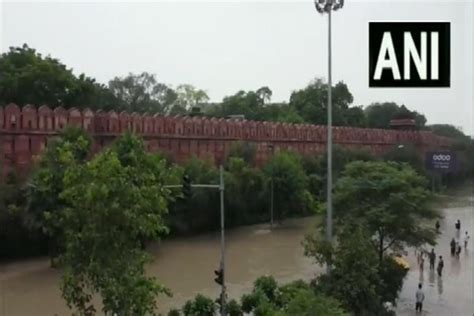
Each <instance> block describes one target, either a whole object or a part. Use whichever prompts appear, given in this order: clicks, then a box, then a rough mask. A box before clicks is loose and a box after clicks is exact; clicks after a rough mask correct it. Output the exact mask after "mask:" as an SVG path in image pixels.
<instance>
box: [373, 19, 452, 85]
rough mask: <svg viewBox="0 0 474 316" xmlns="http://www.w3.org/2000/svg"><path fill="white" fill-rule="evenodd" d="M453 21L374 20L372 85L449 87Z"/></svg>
mask: <svg viewBox="0 0 474 316" xmlns="http://www.w3.org/2000/svg"><path fill="white" fill-rule="evenodd" d="M449 85H450V23H449V22H370V23H369V86H370V87H449Z"/></svg>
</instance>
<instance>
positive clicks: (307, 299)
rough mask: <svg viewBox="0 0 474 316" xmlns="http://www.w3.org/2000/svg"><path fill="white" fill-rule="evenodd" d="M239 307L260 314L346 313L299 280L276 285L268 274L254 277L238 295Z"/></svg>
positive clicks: (330, 315)
mask: <svg viewBox="0 0 474 316" xmlns="http://www.w3.org/2000/svg"><path fill="white" fill-rule="evenodd" d="M241 301H242V311H244V312H246V313H252V314H253V315H261V316H267V315H268V316H270V315H272V316H273V315H278V316H290V315H291V316H292V315H308V316H309V315H327V316H342V315H346V314H345V313H344V312H343V310H342V308H341V307H340V303H339V302H337V301H336V300H335V299H332V298H329V297H326V296H324V295H321V294H319V293H318V294H315V293H314V291H313V290H312V289H311V288H310V286H309V285H308V284H306V283H304V282H303V281H295V282H292V283H289V284H285V285H283V286H278V284H277V282H276V281H275V279H274V278H273V277H271V276H263V277H260V278H258V279H257V280H255V282H254V287H253V290H252V292H251V293H250V294H245V295H243V296H242V298H241Z"/></svg>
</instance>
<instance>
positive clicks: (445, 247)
mask: <svg viewBox="0 0 474 316" xmlns="http://www.w3.org/2000/svg"><path fill="white" fill-rule="evenodd" d="M473 205H474V199H473V196H472V191H470V192H469V190H467V191H465V192H463V194H461V195H457V196H455V197H454V198H453V197H451V198H449V203H447V205H446V207H443V216H444V219H443V220H441V221H440V223H441V233H442V234H441V236H439V238H438V244H437V245H436V246H435V247H434V249H435V252H436V255H437V256H439V255H441V256H443V258H444V270H443V273H442V276H441V277H438V274H437V273H436V271H434V270H430V269H429V260H428V259H427V258H426V260H425V265H424V269H423V270H421V269H420V267H419V266H418V264H417V260H416V256H415V252H414V250H410V251H409V257H408V261H409V263H410V266H411V269H410V272H409V273H408V276H407V279H406V280H405V283H404V286H403V289H402V291H401V294H400V299H399V302H398V308H397V315H401V316H409V315H417V316H418V315H433V316H473V315H474V237H473V233H474V210H473ZM458 219H460V220H461V231H462V235H464V232H465V231H466V230H467V231H468V232H469V235H470V236H471V239H470V241H469V243H468V247H467V248H466V249H465V248H464V246H463V247H462V251H461V254H460V256H459V258H456V257H452V256H451V253H450V241H451V239H452V238H453V237H457V236H458V233H457V230H456V228H455V226H454V224H455V222H456V221H457V220H458ZM426 250H431V248H430V247H426ZM436 264H437V261H436ZM418 283H422V284H423V289H424V292H425V302H424V303H423V313H421V314H420V313H418V314H417V313H415V292H416V289H417V286H418Z"/></svg>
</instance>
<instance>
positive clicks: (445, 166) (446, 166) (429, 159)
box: [426, 151, 457, 172]
mask: <svg viewBox="0 0 474 316" xmlns="http://www.w3.org/2000/svg"><path fill="white" fill-rule="evenodd" d="M426 168H427V169H428V170H434V171H439V172H453V171H456V169H457V156H456V153H455V152H452V151H434V152H429V153H427V155H426Z"/></svg>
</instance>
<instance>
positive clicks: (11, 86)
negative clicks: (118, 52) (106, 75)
mask: <svg viewBox="0 0 474 316" xmlns="http://www.w3.org/2000/svg"><path fill="white" fill-rule="evenodd" d="M0 73H1V74H2V75H1V76H0V104H7V103H10V102H14V103H17V104H19V105H26V104H35V105H39V104H47V105H49V106H59V105H62V106H64V107H66V108H69V107H73V106H75V107H78V108H82V107H84V105H90V106H95V107H94V109H98V108H102V109H111V108H112V107H114V106H117V105H120V100H119V99H117V98H115V97H114V95H113V94H112V93H111V92H110V91H109V90H108V89H107V88H106V87H105V86H104V85H101V84H99V83H97V82H96V81H95V80H94V79H92V78H89V77H87V76H85V75H84V74H81V75H79V77H76V76H75V75H74V74H73V72H72V69H69V68H67V67H66V66H65V65H64V64H62V63H61V62H60V61H59V60H58V59H55V58H52V57H50V56H43V55H41V54H40V53H38V52H36V50H35V49H33V48H30V47H28V45H26V44H24V45H23V46H22V47H10V50H9V51H8V52H6V53H4V54H2V55H1V56H0Z"/></svg>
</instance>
